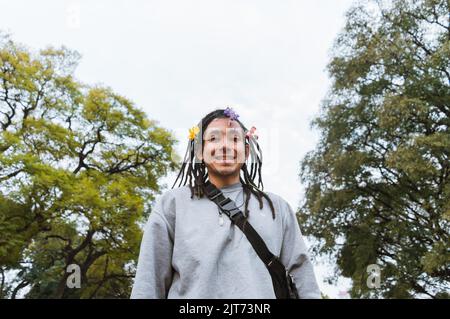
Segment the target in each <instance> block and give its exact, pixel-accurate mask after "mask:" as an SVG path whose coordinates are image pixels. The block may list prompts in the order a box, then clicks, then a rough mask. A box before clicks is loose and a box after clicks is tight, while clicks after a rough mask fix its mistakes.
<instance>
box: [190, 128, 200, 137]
mask: <svg viewBox="0 0 450 319" xmlns="http://www.w3.org/2000/svg"><path fill="white" fill-rule="evenodd" d="M198 132H200V129H199V127H198V126H197V125H196V126H193V127H192V128H190V129H189V139H190V140H193V139H194V138H195V136H196V135H197V134H198Z"/></svg>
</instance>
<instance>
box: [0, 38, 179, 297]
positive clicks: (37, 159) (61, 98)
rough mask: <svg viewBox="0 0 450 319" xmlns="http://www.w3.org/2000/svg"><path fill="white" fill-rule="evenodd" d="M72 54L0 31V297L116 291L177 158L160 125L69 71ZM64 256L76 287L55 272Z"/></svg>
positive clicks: (126, 286)
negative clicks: (31, 46) (32, 45)
mask: <svg viewBox="0 0 450 319" xmlns="http://www.w3.org/2000/svg"><path fill="white" fill-rule="evenodd" d="M78 61H79V55H78V54H77V53H76V52H74V51H70V50H68V49H66V48H61V49H54V48H48V49H45V50H41V51H39V52H36V53H33V52H31V51H30V50H28V49H26V48H24V47H21V46H20V45H18V44H16V43H14V42H13V41H12V40H10V38H9V37H8V36H5V35H1V36H0V83H1V85H0V280H1V286H0V296H1V297H2V298H15V297H17V296H19V295H20V294H22V295H24V296H25V297H27V298H119V297H120V298H128V297H129V294H130V287H131V283H132V278H133V276H134V269H135V266H136V260H137V256H138V253H139V244H140V240H141V236H142V232H141V224H142V222H143V221H144V218H145V217H146V212H148V211H149V210H150V206H151V203H152V201H153V200H154V197H155V195H156V194H157V193H159V192H160V188H161V186H160V185H159V183H158V180H159V178H160V177H161V176H164V175H165V174H167V172H168V171H169V170H175V169H176V168H177V166H178V164H176V161H175V159H174V158H172V153H173V145H174V143H175V139H174V137H173V136H172V134H171V133H170V132H168V131H166V130H165V129H163V128H161V127H159V126H158V125H157V123H156V122H155V121H151V120H149V119H148V118H147V116H146V115H145V113H144V112H143V111H141V110H139V109H138V108H137V107H136V106H135V105H134V104H133V103H132V102H131V101H130V100H128V99H126V98H125V97H123V96H120V95H119V94H117V93H115V92H113V91H112V89H110V88H105V87H101V86H93V87H90V86H87V85H84V84H82V83H80V82H79V81H77V80H76V79H75V78H74V70H75V68H76V66H77V63H78ZM71 264H76V265H78V266H79V267H80V274H81V288H80V289H75V288H74V289H69V288H68V286H67V284H66V282H67V279H68V277H69V275H70V274H71V273H70V272H68V271H67V267H68V266H69V265H71ZM23 288H26V292H21V290H22V289H23ZM23 291H25V290H23Z"/></svg>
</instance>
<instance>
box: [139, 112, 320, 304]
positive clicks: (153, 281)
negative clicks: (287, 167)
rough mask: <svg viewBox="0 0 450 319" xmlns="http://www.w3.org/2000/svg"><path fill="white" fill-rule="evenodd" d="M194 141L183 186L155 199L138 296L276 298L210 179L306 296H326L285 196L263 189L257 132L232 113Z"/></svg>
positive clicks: (213, 116) (200, 130) (195, 134)
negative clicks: (212, 193) (210, 193)
mask: <svg viewBox="0 0 450 319" xmlns="http://www.w3.org/2000/svg"><path fill="white" fill-rule="evenodd" d="M189 139H190V142H189V146H188V149H187V152H186V156H185V159H184V163H183V165H182V167H181V170H180V174H179V175H178V177H177V180H176V181H175V183H174V186H175V184H176V182H177V181H178V180H179V179H180V183H179V185H178V186H181V185H184V186H181V187H178V188H175V189H172V190H170V191H167V192H166V193H164V194H163V195H162V196H161V197H160V198H159V199H158V200H157V201H156V204H155V206H154V208H153V211H152V213H151V214H150V217H149V219H148V222H147V224H146V226H145V230H144V237H143V240H142V244H141V250H140V255H139V261H138V267H137V272H136V278H135V282H134V286H133V290H132V293H131V298H227V299H239V298H244V299H245V298H255V299H256V298H275V293H274V287H273V283H272V279H271V276H270V274H269V271H268V269H267V268H266V265H265V264H264V263H263V261H262V260H261V259H260V258H259V257H258V255H257V254H256V253H255V250H254V248H253V247H252V245H251V244H250V242H249V241H248V239H247V238H246V236H245V235H244V233H243V232H242V231H241V230H240V229H239V228H237V226H236V225H234V224H233V223H232V222H231V220H230V219H229V218H228V216H226V215H223V214H222V213H221V210H220V209H219V207H218V206H217V205H216V204H215V203H214V202H213V201H211V200H210V199H209V198H208V197H207V196H206V195H205V187H204V186H205V183H206V182H207V181H209V182H210V183H212V184H214V185H215V186H216V187H217V188H219V189H220V190H221V191H222V193H223V194H224V196H225V197H229V198H230V199H232V200H233V201H235V203H236V206H237V207H238V208H239V209H240V210H241V211H242V212H243V213H244V215H245V217H246V218H247V220H248V222H249V223H250V224H251V225H252V226H253V228H254V229H255V230H256V231H257V232H258V233H259V235H260V236H261V237H262V239H263V240H264V242H265V244H266V245H267V247H268V248H269V250H270V251H271V252H272V253H273V254H275V255H277V256H278V257H279V260H280V261H281V262H282V263H283V265H284V266H285V267H286V269H287V270H288V271H289V273H290V274H291V276H292V277H293V279H294V281H295V285H296V287H297V290H298V294H299V297H300V298H320V291H319V288H318V285H317V282H316V279H315V275H314V271H313V266H312V264H311V262H310V260H309V257H308V254H307V249H306V246H305V244H304V242H303V238H302V235H301V232H300V228H299V225H298V222H297V219H296V216H295V213H294V212H293V210H292V208H291V207H290V206H289V204H288V203H287V202H286V201H285V200H284V199H283V198H281V197H280V196H277V195H275V194H273V193H269V192H266V193H265V192H263V191H262V186H263V184H262V180H261V165H262V156H261V151H260V148H259V145H258V143H257V136H256V135H255V128H254V127H252V129H251V130H247V128H246V127H245V126H244V125H243V124H242V123H241V122H240V121H239V120H238V115H237V114H236V113H235V112H234V111H233V110H232V109H230V108H227V109H226V110H216V111H214V112H211V113H209V114H208V115H206V116H205V117H204V118H203V119H202V120H201V122H200V123H199V125H198V126H196V127H194V128H192V129H191V130H190V134H189ZM249 157H250V163H249V164H248V162H249ZM241 173H242V174H241ZM257 175H258V176H257ZM256 177H258V183H257V184H256V183H255V178H256ZM188 182H189V183H188ZM186 183H188V185H186Z"/></svg>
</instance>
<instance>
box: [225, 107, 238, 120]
mask: <svg viewBox="0 0 450 319" xmlns="http://www.w3.org/2000/svg"><path fill="white" fill-rule="evenodd" d="M223 114H225V115H226V116H228V117H229V118H230V119H232V120H237V118H238V117H239V115H238V114H237V113H236V112H235V111H234V110H233V109H232V108H231V107H227V108H226V109H225V111H223Z"/></svg>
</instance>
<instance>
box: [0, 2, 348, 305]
mask: <svg viewBox="0 0 450 319" xmlns="http://www.w3.org/2000/svg"><path fill="white" fill-rule="evenodd" d="M351 3H352V1H351V0H315V1H307V0H282V1H268V0H227V1H223V0H190V1H182V0H178V1H174V0H159V1H154V0H153V1H152V0H150V1H138V0H128V1H124V0H123V1H112V0H95V1H92V0H91V1H82V0H79V1H76V0H71V1H61V0H53V1H50V0H45V1H43V0H41V1H24V0H14V1H10V0H8V1H7V0H0V8H1V13H0V30H2V31H6V32H9V33H11V35H12V38H13V40H15V41H17V42H21V43H23V44H25V45H27V46H29V47H30V48H32V49H40V48H43V47H45V46H48V45H52V46H56V47H58V46H61V45H65V46H67V47H68V48H70V49H74V50H77V51H78V52H80V53H81V54H82V60H81V63H80V65H79V68H78V69H77V72H76V74H77V77H78V78H79V80H81V81H82V82H85V83H88V84H103V85H107V86H110V87H111V88H113V89H114V90H115V91H116V92H118V93H120V94H122V95H124V96H126V97H128V98H129V99H131V100H133V101H134V102H135V103H136V105H137V106H138V107H139V108H141V109H143V110H145V111H146V113H147V114H148V116H149V117H150V118H151V119H155V120H157V121H159V124H160V125H161V126H163V127H165V128H167V129H170V130H172V131H173V132H174V133H175V134H176V136H177V137H178V139H179V140H180V141H181V143H180V144H179V145H178V147H177V150H178V153H179V154H180V155H184V151H185V147H186V143H187V134H188V129H189V128H190V127H192V126H193V125H195V124H196V123H197V122H198V121H199V120H200V119H201V117H203V116H204V115H205V114H207V113H208V112H210V111H212V110H214V109H216V108H224V107H226V106H232V107H233V108H234V109H235V111H237V113H238V114H240V118H239V119H240V120H241V121H242V122H243V123H244V124H245V125H246V126H247V127H251V126H256V127H257V129H258V132H259V140H260V144H261V147H262V150H263V156H264V165H263V181H264V185H265V190H266V191H271V192H274V193H277V194H279V195H281V196H282V197H283V198H285V199H286V200H287V201H288V202H289V203H290V204H291V206H292V207H293V208H294V209H297V208H298V206H299V201H300V199H301V198H302V194H303V191H302V187H301V184H300V180H299V177H298V174H299V170H300V160H301V159H302V158H303V156H304V155H305V154H306V152H307V151H309V150H312V149H313V148H314V145H315V143H316V142H317V138H318V135H317V132H313V131H311V129H310V126H309V123H310V121H311V120H312V119H313V117H314V116H315V115H316V114H317V113H318V110H319V106H320V103H321V100H322V99H323V98H324V97H325V95H326V92H327V90H328V89H329V87H330V80H329V79H328V76H327V73H326V70H325V68H326V65H327V63H328V62H329V60H330V54H331V52H330V50H331V46H332V44H333V40H334V39H335V38H336V36H337V34H338V32H339V31H340V30H341V28H342V27H343V25H344V13H345V11H346V10H347V9H348V8H349V7H350V5H351ZM173 181H174V176H172V175H171V176H169V177H168V178H167V179H165V182H166V183H167V184H168V186H169V187H171V186H172V183H173ZM316 273H317V277H318V280H319V284H320V286H321V289H322V291H323V292H324V293H325V294H327V295H329V296H330V297H334V298H342V297H343V293H342V291H344V290H345V289H347V288H348V286H349V284H348V281H347V280H340V281H339V283H338V286H336V287H334V286H330V285H328V284H326V283H324V282H323V279H324V278H325V277H326V276H327V275H329V274H331V272H330V268H329V267H328V266H325V265H323V264H319V263H316Z"/></svg>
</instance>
